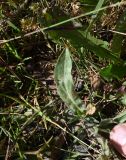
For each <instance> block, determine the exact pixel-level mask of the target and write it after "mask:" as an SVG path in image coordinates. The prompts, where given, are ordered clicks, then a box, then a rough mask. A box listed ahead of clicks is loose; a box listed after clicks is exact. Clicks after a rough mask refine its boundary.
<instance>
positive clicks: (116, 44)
mask: <svg viewBox="0 0 126 160" xmlns="http://www.w3.org/2000/svg"><path fill="white" fill-rule="evenodd" d="M115 30H116V31H118V32H124V33H125V32H126V9H125V10H124V13H123V14H122V15H121V17H120V18H119V20H118V22H117V25H116V28H115ZM123 40H124V36H123V35H121V34H117V33H114V36H113V40H112V52H113V53H115V54H116V55H117V56H118V57H120V54H124V53H123V52H125V51H123V47H122V46H123V45H122V44H123Z"/></svg>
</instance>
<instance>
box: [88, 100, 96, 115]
mask: <svg viewBox="0 0 126 160" xmlns="http://www.w3.org/2000/svg"><path fill="white" fill-rule="evenodd" d="M95 111H96V107H95V105H94V104H91V103H89V104H88V105H87V110H86V115H93V114H94V113H95Z"/></svg>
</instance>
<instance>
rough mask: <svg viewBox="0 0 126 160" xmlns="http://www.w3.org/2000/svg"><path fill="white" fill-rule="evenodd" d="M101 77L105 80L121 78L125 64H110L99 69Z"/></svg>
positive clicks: (125, 73)
mask: <svg viewBox="0 0 126 160" xmlns="http://www.w3.org/2000/svg"><path fill="white" fill-rule="evenodd" d="M100 74H101V76H102V77H104V78H105V79H107V80H110V79H112V78H116V79H118V80H120V79H122V78H123V77H124V76H125V75H126V66H125V65H123V64H111V65H109V66H107V67H106V68H104V69H102V70H101V71H100Z"/></svg>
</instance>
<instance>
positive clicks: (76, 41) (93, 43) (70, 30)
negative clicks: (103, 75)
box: [40, 9, 119, 62]
mask: <svg viewBox="0 0 126 160" xmlns="http://www.w3.org/2000/svg"><path fill="white" fill-rule="evenodd" d="M56 13H57V15H55V14H56ZM55 14H54V13H53V12H50V13H49V12H48V13H47V14H45V19H44V18H43V23H42V21H41V22H40V23H41V25H44V26H49V25H51V24H54V23H56V22H57V23H58V22H61V21H62V19H63V20H65V19H68V16H67V15H65V14H64V13H60V11H59V10H58V9H57V10H55ZM58 15H59V17H58ZM65 16H66V17H65ZM54 21H55V22H54ZM75 22H76V21H75ZM73 23H74V22H70V23H67V24H65V25H60V26H58V27H56V28H53V29H52V30H47V31H46V32H47V33H48V35H49V37H50V38H51V39H52V40H53V41H54V42H56V43H60V44H61V45H62V39H65V40H67V41H69V42H70V43H71V44H72V45H73V47H75V48H76V49H77V50H78V49H79V48H81V47H84V48H85V49H87V50H89V51H91V52H92V53H95V54H96V55H97V56H98V57H101V58H106V59H110V60H112V61H116V62H117V61H119V59H118V58H117V57H116V56H115V55H113V54H112V53H111V51H110V50H109V48H108V43H107V42H105V41H102V40H99V39H97V38H95V37H94V36H91V35H90V33H87V32H86V28H87V27H86V26H85V25H84V27H82V29H81V30H79V29H76V27H74V25H73Z"/></svg>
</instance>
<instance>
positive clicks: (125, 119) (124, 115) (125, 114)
mask: <svg viewBox="0 0 126 160" xmlns="http://www.w3.org/2000/svg"><path fill="white" fill-rule="evenodd" d="M124 99H125V105H126V95H124V96H123V99H122V101H123V100H124ZM114 120H115V121H116V122H117V123H124V122H126V111H123V112H122V113H120V114H119V115H117V116H116V117H115V118H114Z"/></svg>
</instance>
